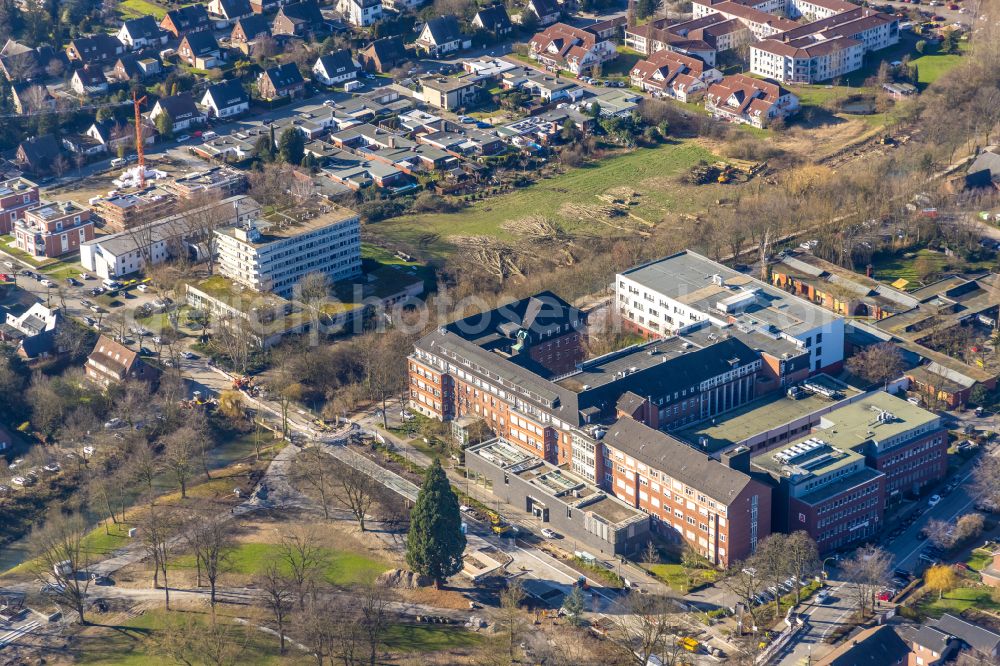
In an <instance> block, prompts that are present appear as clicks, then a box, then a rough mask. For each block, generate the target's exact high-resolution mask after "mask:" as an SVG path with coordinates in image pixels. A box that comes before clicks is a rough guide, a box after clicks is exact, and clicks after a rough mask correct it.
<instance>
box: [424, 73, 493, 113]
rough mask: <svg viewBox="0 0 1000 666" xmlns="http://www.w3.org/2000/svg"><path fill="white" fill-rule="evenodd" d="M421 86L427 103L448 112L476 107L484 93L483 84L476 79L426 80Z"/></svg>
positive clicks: (444, 78) (443, 78)
mask: <svg viewBox="0 0 1000 666" xmlns="http://www.w3.org/2000/svg"><path fill="white" fill-rule="evenodd" d="M420 86H421V96H422V97H423V100H424V102H425V103H427V104H429V105H430V106H433V107H434V108H436V109H444V110H446V111H455V110H457V109H466V108H469V107H472V106H475V105H476V104H477V103H479V101H480V97H481V95H482V93H483V87H482V84H481V82H480V80H479V79H478V78H475V77H457V78H449V77H441V78H426V79H421V80H420Z"/></svg>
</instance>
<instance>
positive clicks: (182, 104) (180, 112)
mask: <svg viewBox="0 0 1000 666" xmlns="http://www.w3.org/2000/svg"><path fill="white" fill-rule="evenodd" d="M156 104H157V106H159V107H160V109H162V110H163V111H166V112H167V113H168V114H169V115H170V117H171V118H172V119H174V120H177V119H178V118H183V117H185V116H192V115H194V116H196V115H198V107H197V106H196V105H195V103H194V98H192V97H191V93H180V94H177V95H171V96H170V97H163V98H161V99H160V100H159V101H158V102H157V103H156Z"/></svg>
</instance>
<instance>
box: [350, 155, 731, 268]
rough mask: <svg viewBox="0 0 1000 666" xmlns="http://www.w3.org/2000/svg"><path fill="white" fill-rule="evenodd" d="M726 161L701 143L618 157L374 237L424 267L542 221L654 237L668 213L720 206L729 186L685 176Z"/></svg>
mask: <svg viewBox="0 0 1000 666" xmlns="http://www.w3.org/2000/svg"><path fill="white" fill-rule="evenodd" d="M717 160H718V158H717V157H716V156H715V155H713V154H712V153H711V152H709V151H708V150H706V149H705V148H704V147H702V146H701V145H700V144H699V143H698V142H697V141H694V140H683V141H674V142H672V143H669V144H667V145H663V146H659V147H656V148H639V149H635V150H628V151H617V152H616V153H615V154H614V155H612V156H609V157H606V158H605V159H601V160H599V161H597V162H595V163H593V164H589V165H586V166H583V167H579V168H572V169H569V170H568V171H567V172H566V173H562V174H559V175H555V176H552V177H550V178H547V179H543V180H540V181H538V182H535V183H533V184H531V185H528V186H526V187H523V188H519V189H515V190H514V191H512V192H508V193H506V194H502V195H500V196H497V197H493V198H490V199H485V200H481V201H478V202H476V203H474V204H472V205H471V206H469V207H468V208H466V209H464V210H463V211H461V212H460V213H434V214H423V215H407V216H404V217H398V218H392V219H388V220H384V221H381V222H378V223H375V224H369V225H367V227H366V231H367V232H369V233H372V234H373V235H374V236H376V237H377V238H379V239H380V240H383V241H385V242H386V243H387V244H389V245H390V246H402V247H405V248H408V249H409V251H411V252H413V253H417V254H419V255H420V256H421V257H422V258H424V259H436V260H441V259H445V258H447V257H448V256H449V255H451V254H453V253H455V252H457V251H458V250H459V248H460V247H461V245H462V241H463V239H468V238H470V237H477V236H489V237H494V238H497V239H500V240H514V239H516V238H523V237H525V236H526V235H527V234H526V233H525V232H526V231H527V229H525V228H523V227H528V226H533V225H536V224H538V223H540V222H542V220H544V222H545V223H546V224H548V225H551V226H552V227H554V231H555V233H557V234H559V235H565V236H570V237H577V238H586V237H594V236H607V235H618V234H631V233H635V232H642V231H648V230H649V229H651V228H652V227H654V226H656V225H657V224H658V223H660V222H661V221H662V220H663V218H664V216H665V215H667V214H668V213H673V214H683V213H695V212H697V211H700V210H704V209H705V208H706V207H707V206H709V205H710V204H711V202H713V201H715V200H716V199H718V198H720V196H721V195H722V192H723V191H724V189H725V187H726V186H724V185H716V184H713V185H702V186H695V185H686V184H682V183H680V182H678V178H677V177H678V176H679V175H681V174H682V173H683V172H685V171H687V170H688V169H690V168H691V167H692V166H694V165H695V164H697V163H698V162H699V161H706V162H714V161H717Z"/></svg>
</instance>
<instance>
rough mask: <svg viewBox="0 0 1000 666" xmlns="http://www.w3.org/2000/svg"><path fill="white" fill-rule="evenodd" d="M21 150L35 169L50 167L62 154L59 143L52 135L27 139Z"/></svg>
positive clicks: (23, 142) (22, 143)
mask: <svg viewBox="0 0 1000 666" xmlns="http://www.w3.org/2000/svg"><path fill="white" fill-rule="evenodd" d="M20 148H21V150H22V151H23V152H24V155H25V158H26V160H27V162H28V164H30V165H31V166H34V167H39V166H48V165H49V164H50V163H51V161H52V160H54V159H55V158H56V157H58V156H59V154H60V153H61V150H60V149H59V141H58V140H56V138H55V137H54V136H53V135H51V134H46V135H44V136H39V137H31V138H30V139H25V140H24V141H22V142H21V145H20Z"/></svg>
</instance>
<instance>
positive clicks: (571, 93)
mask: <svg viewBox="0 0 1000 666" xmlns="http://www.w3.org/2000/svg"><path fill="white" fill-rule="evenodd" d="M500 87H501V88H503V89H504V90H515V89H517V90H523V91H524V92H526V93H529V94H531V95H533V96H536V97H538V98H539V99H541V100H542V101H543V102H558V101H561V100H569V101H571V102H575V101H577V100H579V99H580V98H581V97H583V94H584V89H583V88H581V87H580V85H579V84H578V83H577V82H576V81H575V80H573V79H567V78H566V77H561V76H557V75H554V74H543V73H542V72H539V71H538V70H537V69H534V68H532V67H519V68H517V69H513V70H511V71H509V72H505V73H504V75H503V79H502V80H501V81H500Z"/></svg>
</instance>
